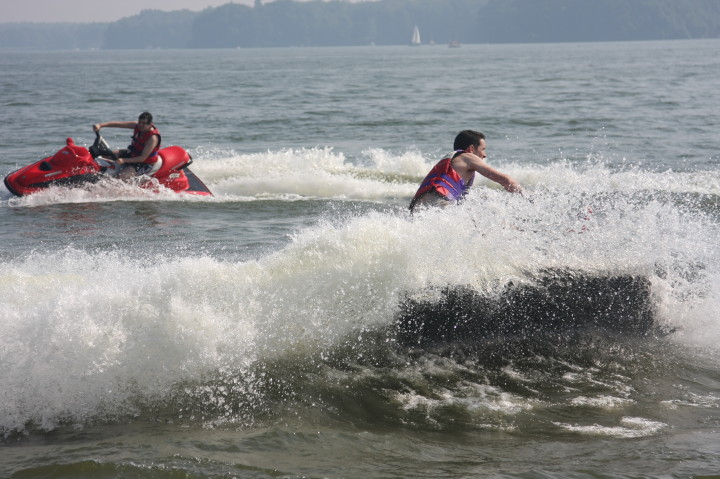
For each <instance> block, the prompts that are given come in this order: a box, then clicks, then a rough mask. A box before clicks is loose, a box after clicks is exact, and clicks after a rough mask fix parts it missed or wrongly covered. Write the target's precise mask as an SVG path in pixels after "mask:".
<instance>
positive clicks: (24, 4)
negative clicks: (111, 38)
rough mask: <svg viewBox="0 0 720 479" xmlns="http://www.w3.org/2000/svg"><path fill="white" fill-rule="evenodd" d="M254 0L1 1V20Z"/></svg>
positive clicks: (105, 17)
mask: <svg viewBox="0 0 720 479" xmlns="http://www.w3.org/2000/svg"><path fill="white" fill-rule="evenodd" d="M226 3H241V4H245V5H252V4H253V3H254V0H152V1H148V0H0V23H8V22H81V23H85V22H114V21H115V20H120V19H121V18H124V17H129V16H131V15H136V14H138V13H140V12H141V11H142V10H148V9H152V10H164V11H167V12H170V11H174V10H184V9H187V10H193V11H196V12H199V11H200V10H204V9H206V8H207V7H217V6H220V5H224V4H226Z"/></svg>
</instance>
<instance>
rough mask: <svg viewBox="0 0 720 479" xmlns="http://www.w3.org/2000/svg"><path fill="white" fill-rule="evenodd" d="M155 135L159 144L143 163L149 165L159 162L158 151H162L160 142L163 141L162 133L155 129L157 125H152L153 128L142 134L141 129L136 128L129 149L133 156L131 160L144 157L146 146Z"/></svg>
mask: <svg viewBox="0 0 720 479" xmlns="http://www.w3.org/2000/svg"><path fill="white" fill-rule="evenodd" d="M155 135H157V137H158V144H157V145H155V148H153V150H152V151H151V152H150V154H149V155H148V157H147V158H145V160H144V161H143V163H148V164H153V163H155V162H156V161H157V160H158V151H160V142H161V141H162V138H161V137H160V131H159V130H158V129H157V128H156V127H155V125H152V128H151V129H149V130H148V131H145V132H141V131H140V128H138V127H137V126H136V127H135V130H133V136H132V143H130V145H129V146H128V148H127V149H128V150H129V151H130V154H131V155H132V156H131V158H135V157H137V156H140V155H142V152H143V150H144V149H145V144H146V143H147V142H148V140H149V139H150V138H152V137H153V136H155Z"/></svg>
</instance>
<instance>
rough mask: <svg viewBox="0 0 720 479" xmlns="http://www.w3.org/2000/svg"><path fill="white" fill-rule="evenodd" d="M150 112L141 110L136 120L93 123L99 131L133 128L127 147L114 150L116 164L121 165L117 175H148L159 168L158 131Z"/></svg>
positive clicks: (159, 139)
mask: <svg viewBox="0 0 720 479" xmlns="http://www.w3.org/2000/svg"><path fill="white" fill-rule="evenodd" d="M152 119H153V117H152V114H151V113H149V112H147V111H146V112H143V113H141V114H140V116H139V117H138V120H137V121H110V122H107V123H97V124H95V125H93V130H94V131H96V132H99V131H100V130H101V129H102V128H128V129H131V130H133V136H132V142H131V143H130V145H128V147H127V148H125V149H122V150H115V151H114V152H113V153H114V154H115V158H117V164H118V165H122V166H121V168H120V171H119V172H118V175H117V177H118V178H120V179H122V180H127V179H128V178H131V177H133V176H140V175H150V174H152V173H154V172H155V171H157V170H159V169H160V166H162V160H161V159H160V156H159V155H158V151H159V150H160V141H161V138H160V131H159V130H158V129H157V128H156V127H155V125H154V124H153V122H152Z"/></svg>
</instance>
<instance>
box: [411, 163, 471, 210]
mask: <svg viewBox="0 0 720 479" xmlns="http://www.w3.org/2000/svg"><path fill="white" fill-rule="evenodd" d="M459 153H462V152H459ZM457 154H458V152H455V154H453V155H452V157H446V158H443V159H442V160H440V161H439V162H438V163H437V164H436V165H435V166H434V167H433V169H432V170H430V173H428V174H427V176H426V177H425V179H424V180H423V181H422V183H421V184H420V188H418V190H417V192H416V193H415V196H414V197H413V199H412V202H411V204H413V203H415V201H417V199H418V198H420V197H421V196H422V195H424V194H425V193H428V192H430V191H432V190H435V191H436V192H437V194H439V195H440V196H442V197H443V198H445V199H446V200H448V201H460V200H461V199H462V197H463V196H465V194H466V193H467V191H468V189H470V187H471V186H472V184H473V181H474V180H475V176H473V177H472V179H470V181H468V183H467V184H465V181H464V180H463V179H462V178H461V177H460V175H459V174H458V172H457V171H455V169H454V168H453V167H452V159H453V157H455V156H457Z"/></svg>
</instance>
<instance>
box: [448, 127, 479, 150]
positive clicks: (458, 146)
mask: <svg viewBox="0 0 720 479" xmlns="http://www.w3.org/2000/svg"><path fill="white" fill-rule="evenodd" d="M484 139H485V135H483V134H482V133H480V132H479V131H474V130H463V131H461V132H460V133H458V134H457V136H456V137H455V143H454V144H453V150H466V149H467V148H470V147H471V146H475V147H478V146H480V140H484Z"/></svg>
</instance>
